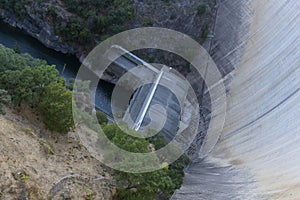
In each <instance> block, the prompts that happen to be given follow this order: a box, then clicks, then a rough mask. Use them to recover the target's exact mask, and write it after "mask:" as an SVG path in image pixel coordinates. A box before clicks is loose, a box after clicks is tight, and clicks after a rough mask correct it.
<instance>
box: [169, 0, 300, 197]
mask: <svg viewBox="0 0 300 200" xmlns="http://www.w3.org/2000/svg"><path fill="white" fill-rule="evenodd" d="M218 12H219V13H218V17H217V23H216V30H215V35H216V38H215V39H214V42H213V49H212V52H211V54H212V57H213V59H214V60H215V62H216V63H217V65H218V67H219V69H220V71H222V72H223V75H224V80H228V77H229V76H230V77H231V78H230V80H231V81H230V83H229V84H227V90H228V93H227V112H226V118H225V124H224V128H223V131H222V132H221V135H218V136H214V137H219V140H218V142H217V144H216V145H215V146H214V147H213V148H212V150H211V151H210V152H206V151H204V150H205V149H208V148H207V147H206V146H205V145H206V144H209V142H208V143H204V144H203V146H202V147H201V149H200V152H199V156H198V159H195V160H194V161H193V162H192V163H191V165H190V166H189V167H188V168H187V169H186V172H185V180H184V183H183V186H182V187H181V188H180V189H179V190H177V191H176V192H175V194H174V195H173V197H172V199H185V200H186V199H193V200H194V199H203V200H206V199H207V200H235V199H241V200H255V199H267V200H276V199H283V200H289V199H293V200H297V199H300V1H298V0H280V1H279V0H252V1H249V0H239V1H233V0H227V1H225V0H224V1H220V2H219V11H218ZM213 100H214V99H212V101H213ZM212 134H214V133H212ZM215 134H217V133H215ZM210 137H212V135H207V136H206V139H207V140H209V138H210Z"/></svg>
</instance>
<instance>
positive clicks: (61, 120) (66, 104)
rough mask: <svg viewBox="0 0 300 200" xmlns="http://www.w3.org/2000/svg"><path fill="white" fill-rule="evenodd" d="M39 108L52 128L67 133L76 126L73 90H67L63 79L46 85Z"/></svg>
mask: <svg viewBox="0 0 300 200" xmlns="http://www.w3.org/2000/svg"><path fill="white" fill-rule="evenodd" d="M39 110H40V111H41V113H42V114H43V117H44V122H45V124H46V126H47V128H49V129H50V130H52V131H57V132H61V133H66V132H68V131H70V129H71V128H74V121H73V112H72V92H71V91H69V90H66V86H65V83H64V82H63V81H61V82H53V83H50V84H49V85H48V86H46V87H45V92H44V93H43V95H42V97H41V101H40V103H39Z"/></svg>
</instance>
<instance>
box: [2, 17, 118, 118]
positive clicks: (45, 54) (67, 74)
mask: <svg viewBox="0 0 300 200" xmlns="http://www.w3.org/2000/svg"><path fill="white" fill-rule="evenodd" d="M0 44H2V45H4V46H6V47H8V48H14V47H15V46H16V45H18V46H19V47H20V51H21V53H29V54H30V55H32V56H33V57H35V58H40V59H43V60H46V61H47V62H48V64H51V65H55V66H56V69H57V70H58V71H59V74H60V75H61V76H62V77H64V78H65V79H66V80H67V81H68V80H69V79H70V78H76V74H77V71H78V69H79V67H80V65H81V63H80V62H79V60H78V59H77V58H76V57H75V56H72V55H66V54H62V53H59V52H56V51H54V50H52V49H49V48H47V47H45V46H44V45H43V44H41V43H40V42H39V41H38V40H37V39H35V38H32V37H31V36H29V35H27V34H25V33H24V32H22V31H20V30H17V29H15V28H12V27H10V26H8V25H6V24H4V23H2V22H0ZM64 66H66V67H65V70H64V71H63V68H64ZM112 90H113V85H112V84H110V83H107V82H105V81H100V82H99V85H98V88H97V94H96V107H97V109H99V110H102V111H103V112H105V113H106V114H109V115H111V106H110V97H111V94H112Z"/></svg>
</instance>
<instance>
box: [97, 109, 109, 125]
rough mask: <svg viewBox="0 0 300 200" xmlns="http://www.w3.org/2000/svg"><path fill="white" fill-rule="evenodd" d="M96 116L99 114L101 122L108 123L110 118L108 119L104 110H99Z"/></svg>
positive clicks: (98, 117)
mask: <svg viewBox="0 0 300 200" xmlns="http://www.w3.org/2000/svg"><path fill="white" fill-rule="evenodd" d="M96 116H97V119H98V122H99V124H107V122H108V119H107V117H106V115H105V114H104V113H103V112H101V111H97V112H96Z"/></svg>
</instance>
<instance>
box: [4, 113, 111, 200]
mask: <svg viewBox="0 0 300 200" xmlns="http://www.w3.org/2000/svg"><path fill="white" fill-rule="evenodd" d="M20 110H21V111H20V113H18V112H17V111H16V110H14V109H6V111H7V114H6V115H5V116H0V199H3V200H4V199H5V200H10V199H21V200H23V199H24V200H25V199H105V200H107V199H111V198H112V196H113V194H114V191H115V188H114V186H113V181H112V178H111V177H110V176H109V174H108V173H107V169H106V168H105V167H104V166H103V165H102V164H101V163H100V162H99V161H97V160H96V159H94V158H93V157H91V156H90V155H89V153H88V152H87V150H86V149H85V148H84V147H83V146H82V145H81V144H80V142H79V139H78V137H77V133H76V132H70V133H68V134H67V135H62V134H58V133H51V132H50V131H47V130H46V129H45V128H44V125H43V124H42V123H41V122H40V119H39V116H38V115H36V114H34V113H33V111H31V110H30V109H28V108H22V109H20Z"/></svg>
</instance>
